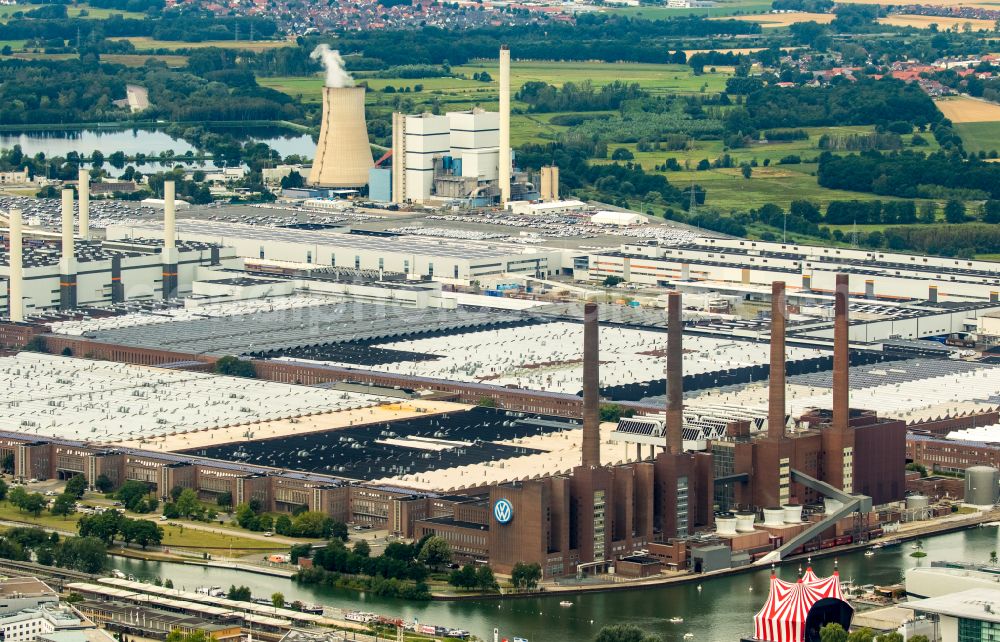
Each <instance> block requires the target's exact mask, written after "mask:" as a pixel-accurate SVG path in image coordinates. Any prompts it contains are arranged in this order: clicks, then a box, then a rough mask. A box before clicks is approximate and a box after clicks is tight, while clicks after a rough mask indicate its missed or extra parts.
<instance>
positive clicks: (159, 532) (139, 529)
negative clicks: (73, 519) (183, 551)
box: [76, 509, 163, 549]
mask: <svg viewBox="0 0 1000 642" xmlns="http://www.w3.org/2000/svg"><path fill="white" fill-rule="evenodd" d="M76 527H77V531H78V532H79V533H80V537H83V538H88V537H93V538H96V539H98V540H99V541H101V542H102V543H104V544H105V545H106V546H111V545H112V544H114V542H115V540H116V539H117V540H121V541H122V542H123V543H124V544H131V543H133V542H134V543H136V544H138V545H139V546H141V547H142V548H143V549H145V548H146V547H147V546H150V545H153V546H158V545H159V544H160V542H162V541H163V529H162V528H160V527H159V526H158V525H157V524H155V523H153V522H151V521H149V520H148V519H131V518H129V517H125V515H123V514H122V513H121V512H119V511H117V510H113V509H112V510H106V511H104V512H102V513H97V514H96V515H84V516H83V517H81V518H80V521H78V522H77V525H76Z"/></svg>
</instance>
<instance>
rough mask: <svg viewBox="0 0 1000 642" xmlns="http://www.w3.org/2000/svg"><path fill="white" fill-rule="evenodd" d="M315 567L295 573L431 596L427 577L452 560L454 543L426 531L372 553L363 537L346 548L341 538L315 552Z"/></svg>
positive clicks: (300, 578)
mask: <svg viewBox="0 0 1000 642" xmlns="http://www.w3.org/2000/svg"><path fill="white" fill-rule="evenodd" d="M311 562H312V568H304V569H302V570H300V571H299V572H298V573H296V575H295V580H296V581H297V582H300V583H302V584H322V585H325V586H329V587H340V588H351V589H355V590H364V591H371V592H373V593H374V594H376V595H385V596H390V597H401V598H405V599H418V600H422V599H430V588H429V587H428V585H427V578H428V576H429V575H430V573H431V572H432V571H435V572H436V571H439V570H441V569H442V568H444V567H445V566H446V565H448V564H449V563H450V562H451V547H450V546H449V545H448V542H446V541H445V540H444V539H442V538H441V537H437V536H432V535H426V536H424V537H422V538H421V539H420V540H418V541H416V542H414V543H413V544H404V543H402V542H391V543H390V544H389V545H388V546H386V547H385V551H384V552H383V553H382V555H378V556H374V557H373V556H372V555H371V548H370V547H369V546H368V543H367V542H365V541H364V540H360V541H357V542H355V543H354V546H353V547H352V548H350V549H349V548H347V546H346V545H345V544H344V542H343V541H342V540H340V539H333V540H331V541H330V542H329V543H328V544H327V546H326V547H325V548H320V549H317V550H314V551H313V553H312V558H311Z"/></svg>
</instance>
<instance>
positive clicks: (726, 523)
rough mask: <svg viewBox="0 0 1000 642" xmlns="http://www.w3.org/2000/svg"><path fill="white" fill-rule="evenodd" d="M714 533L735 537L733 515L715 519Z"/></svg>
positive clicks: (734, 518) (734, 519)
mask: <svg viewBox="0 0 1000 642" xmlns="http://www.w3.org/2000/svg"><path fill="white" fill-rule="evenodd" d="M715 532H716V533H717V534H719V535H736V517H734V516H733V515H726V516H719V517H716V518H715Z"/></svg>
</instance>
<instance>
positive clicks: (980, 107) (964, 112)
mask: <svg viewBox="0 0 1000 642" xmlns="http://www.w3.org/2000/svg"><path fill="white" fill-rule="evenodd" d="M934 104H935V105H937V108H938V109H940V110H941V113H942V114H944V116H945V118H947V119H948V120H950V121H951V122H953V123H985V122H996V121H1000V105H998V104H996V103H991V102H987V101H985V100H979V99H977V98H969V97H967V96H962V97H960V98H940V99H938V100H935V101H934Z"/></svg>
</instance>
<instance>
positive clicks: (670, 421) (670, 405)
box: [667, 292, 684, 455]
mask: <svg viewBox="0 0 1000 642" xmlns="http://www.w3.org/2000/svg"><path fill="white" fill-rule="evenodd" d="M683 335H684V325H683V321H682V320H681V293H680V292H671V293H670V294H668V295H667V452H669V453H671V454H674V455H679V454H681V453H682V452H684V438H683V436H682V429H683V428H684V363H683V360H684V353H683V349H682V342H683Z"/></svg>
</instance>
